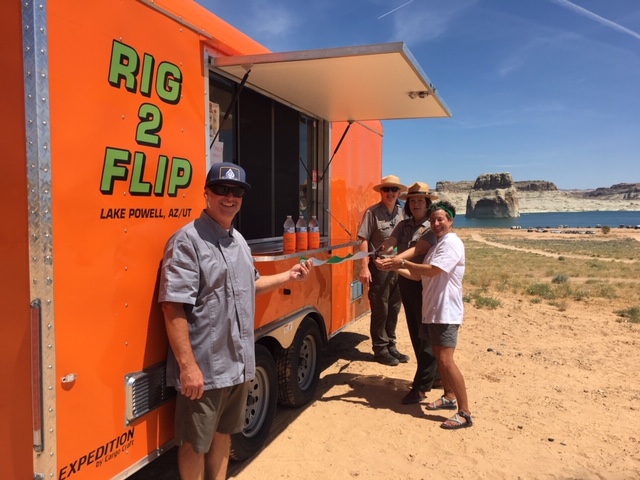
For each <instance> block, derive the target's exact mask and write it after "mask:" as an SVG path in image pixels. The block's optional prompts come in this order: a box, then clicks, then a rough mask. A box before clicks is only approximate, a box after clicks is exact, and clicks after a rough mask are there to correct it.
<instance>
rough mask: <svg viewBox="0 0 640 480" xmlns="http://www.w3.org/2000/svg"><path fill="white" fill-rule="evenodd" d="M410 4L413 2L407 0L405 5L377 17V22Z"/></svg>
mask: <svg viewBox="0 0 640 480" xmlns="http://www.w3.org/2000/svg"><path fill="white" fill-rule="evenodd" d="M411 2H413V0H409V1H408V2H407V3H403V4H402V5H400V6H399V7H396V8H394V9H393V10H391V11H390V12H387V13H385V14H384V15H380V16H379V17H378V20H380V19H381V18H382V17H386V16H387V15H390V14H392V13H393V12H395V11H396V10H400V9H401V8H402V7H406V6H407V5H409V4H410V3H411Z"/></svg>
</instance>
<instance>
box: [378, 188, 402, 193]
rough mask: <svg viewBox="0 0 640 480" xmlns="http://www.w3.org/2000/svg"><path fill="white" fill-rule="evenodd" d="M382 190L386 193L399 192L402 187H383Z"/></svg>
mask: <svg viewBox="0 0 640 480" xmlns="http://www.w3.org/2000/svg"><path fill="white" fill-rule="evenodd" d="M380 190H382V191H383V192H384V193H389V192H393V193H396V192H399V191H400V188H399V187H382V188H381V189H380Z"/></svg>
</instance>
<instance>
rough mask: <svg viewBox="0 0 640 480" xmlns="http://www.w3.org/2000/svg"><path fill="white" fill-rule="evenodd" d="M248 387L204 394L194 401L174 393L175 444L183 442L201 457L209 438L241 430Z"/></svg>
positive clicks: (241, 386)
mask: <svg viewBox="0 0 640 480" xmlns="http://www.w3.org/2000/svg"><path fill="white" fill-rule="evenodd" d="M248 391H249V383H248V382H245V383H242V384H240V385H235V386H233V387H226V388H217V389H214V390H206V391H205V392H204V394H203V395H202V397H201V398H200V399H198V400H191V399H189V398H188V397H186V396H185V395H182V394H181V393H180V392H178V398H177V399H176V416H175V430H176V432H175V440H176V445H178V446H180V445H182V444H184V443H185V442H188V443H190V444H191V445H192V446H193V450H194V451H195V452H196V453H200V454H205V453H207V452H208V451H209V448H210V447H211V442H212V441H213V434H214V433H215V432H219V433H238V432H241V431H242V429H243V428H244V422H245V412H246V408H247V393H248Z"/></svg>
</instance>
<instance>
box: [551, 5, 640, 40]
mask: <svg viewBox="0 0 640 480" xmlns="http://www.w3.org/2000/svg"><path fill="white" fill-rule="evenodd" d="M551 1H552V2H553V3H556V4H558V5H560V6H561V7H565V8H568V9H569V10H571V11H573V12H575V13H577V14H578V15H582V16H584V17H587V18H590V19H591V20H595V21H596V22H598V23H600V24H602V25H604V26H605V27H609V28H613V29H614V30H617V31H618V32H621V33H626V34H627V35H631V36H632V37H634V38H637V39H638V40H640V33H637V32H634V31H633V30H631V29H629V28H626V27H623V26H622V25H620V24H618V23H615V22H612V21H611V20H607V19H606V18H604V17H601V16H600V15H597V14H595V13H593V12H591V11H590V10H587V9H586V8H582V7H580V6H578V5H576V4H575V3H571V2H569V1H568V0H551Z"/></svg>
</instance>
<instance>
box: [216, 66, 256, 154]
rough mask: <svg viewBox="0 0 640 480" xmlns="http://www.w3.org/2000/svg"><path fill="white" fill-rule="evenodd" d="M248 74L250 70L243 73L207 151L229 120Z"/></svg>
mask: <svg viewBox="0 0 640 480" xmlns="http://www.w3.org/2000/svg"><path fill="white" fill-rule="evenodd" d="M250 73H251V69H249V70H247V73H245V74H244V77H242V81H241V82H240V85H239V86H238V88H237V89H236V91H235V93H234V94H233V98H232V99H231V103H230V104H229V107H228V108H227V111H226V112H224V117H223V118H222V122H220V127H218V131H217V132H216V134H215V135H214V137H213V140H211V145H209V150H211V149H212V148H213V144H214V143H216V140H217V139H218V134H219V133H220V130H222V126H223V125H224V122H225V121H226V120H227V118H229V114H230V113H231V110H232V109H233V107H235V105H236V102H237V101H238V98H239V97H240V92H241V91H242V89H243V87H244V84H245V83H247V79H248V78H249V74H250Z"/></svg>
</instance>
